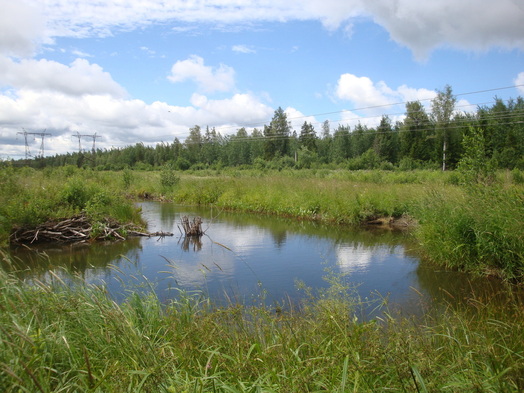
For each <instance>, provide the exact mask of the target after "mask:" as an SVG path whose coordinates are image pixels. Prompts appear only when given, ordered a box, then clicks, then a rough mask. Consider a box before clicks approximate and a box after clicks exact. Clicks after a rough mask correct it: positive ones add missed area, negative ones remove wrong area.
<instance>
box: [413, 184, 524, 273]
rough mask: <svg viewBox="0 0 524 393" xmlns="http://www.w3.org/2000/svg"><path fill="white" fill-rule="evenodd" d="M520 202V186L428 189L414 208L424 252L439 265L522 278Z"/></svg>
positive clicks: (522, 205) (523, 254)
mask: <svg viewBox="0 0 524 393" xmlns="http://www.w3.org/2000/svg"><path fill="white" fill-rule="evenodd" d="M523 201H524V195H523V193H522V190H521V189H519V188H511V187H510V188H507V187H505V188H503V187H501V186H491V187H486V186H484V185H477V186H471V187H469V188H468V189H467V192H460V191H458V190H457V191H456V192H455V193H454V194H450V193H449V191H448V192H447V193H446V194H443V193H441V192H433V193H431V194H430V195H429V196H428V198H427V199H426V200H425V201H424V202H423V203H422V204H421V210H420V211H419V212H417V216H418V217H419V218H420V223H421V225H420V226H419V228H418V230H417V237H418V239H419V240H420V241H421V246H422V250H423V252H424V254H425V255H427V257H428V258H429V259H431V260H432V261H434V262H437V263H439V264H443V265H445V266H449V267H454V268H459V269H463V270H468V271H473V272H476V273H478V274H493V275H498V276H500V277H502V278H504V279H509V280H518V281H522V280H523V279H524V239H523V238H522V236H521V233H522V231H521V226H522V222H524V203H523Z"/></svg>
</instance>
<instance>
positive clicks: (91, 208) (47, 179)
mask: <svg viewBox="0 0 524 393" xmlns="http://www.w3.org/2000/svg"><path fill="white" fill-rule="evenodd" d="M114 176H115V175H114V174H109V173H101V172H94V171H90V170H79V169H77V168H75V167H63V168H46V169H44V170H42V171H37V170H34V169H32V168H21V169H18V170H15V169H13V168H10V167H8V166H4V167H2V168H0V244H5V243H6V242H7V238H8V236H9V234H10V232H11V230H12V228H13V227H16V226H36V225H38V224H42V223H44V222H45V221H47V220H49V219H59V218H68V217H71V216H73V215H76V214H79V213H81V212H83V213H85V214H87V215H88V216H89V217H90V218H91V219H92V221H93V222H96V221H100V220H101V219H103V218H104V217H111V218H114V219H116V220H118V221H121V222H123V223H128V222H133V223H140V222H141V221H140V220H141V219H140V214H139V212H138V210H137V209H136V208H135V207H134V206H133V202H132V201H131V200H129V199H127V198H126V197H125V194H124V192H123V191H122V188H121V186H120V185H119V184H115V183H116V182H115V181H114Z"/></svg>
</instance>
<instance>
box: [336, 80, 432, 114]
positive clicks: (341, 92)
mask: <svg viewBox="0 0 524 393" xmlns="http://www.w3.org/2000/svg"><path fill="white" fill-rule="evenodd" d="M335 94H336V96H337V97H338V98H339V99H342V100H348V101H350V102H352V103H353V104H354V105H355V106H356V110H362V109H369V110H379V111H381V112H384V107H389V106H391V105H393V104H398V103H404V102H407V101H417V100H420V101H421V100H425V101H427V100H430V99H432V98H433V97H435V95H436V93H435V92H434V91H432V90H427V89H413V88H410V87H408V86H406V85H402V86H400V87H398V88H397V89H396V90H394V89H392V88H390V87H389V86H388V85H387V84H386V83H385V82H383V81H380V82H377V83H375V82H373V81H372V80H371V79H369V78H368V77H366V76H362V77H358V76H356V75H353V74H343V75H341V76H340V78H339V80H338V83H337V87H336V90H335Z"/></svg>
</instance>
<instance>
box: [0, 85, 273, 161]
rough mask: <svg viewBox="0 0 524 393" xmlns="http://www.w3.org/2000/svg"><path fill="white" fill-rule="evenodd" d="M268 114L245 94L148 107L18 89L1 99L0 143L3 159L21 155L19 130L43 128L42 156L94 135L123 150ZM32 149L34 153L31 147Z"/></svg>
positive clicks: (111, 99)
mask: <svg viewBox="0 0 524 393" xmlns="http://www.w3.org/2000/svg"><path fill="white" fill-rule="evenodd" d="M272 112H273V110H272V109H271V108H270V107H268V106H266V105H265V104H263V103H261V102H260V101H259V100H258V99H257V98H256V97H254V96H252V95H250V94H235V95H233V96H232V97H231V98H228V99H223V100H211V99H208V98H207V97H205V96H202V95H197V94H195V95H194V96H193V97H192V104H191V105H188V106H174V105H169V104H167V103H165V102H158V101H157V102H153V103H152V104H147V103H145V102H144V101H142V100H137V99H126V98H125V97H116V96H111V95H109V94H84V95H69V94H64V93H62V92H58V91H35V90H31V89H19V90H17V91H16V92H11V93H10V94H4V95H0V144H1V145H2V155H3V157H2V158H7V157H11V158H20V157H23V155H24V145H23V141H22V140H16V138H15V137H16V135H17V132H20V131H21V130H22V129H26V130H35V131H37V132H40V131H42V129H43V128H45V129H46V130H47V132H48V133H50V134H52V136H50V137H48V138H47V143H46V155H49V154H51V155H52V154H58V153H64V152H66V151H74V150H76V149H77V141H76V140H73V139H72V136H73V135H74V134H75V133H76V131H79V132H81V133H90V134H91V133H93V132H97V134H98V135H99V136H101V139H99V140H97V142H96V143H97V147H100V148H111V147H123V146H127V145H131V144H135V143H138V142H143V143H145V144H155V143H159V142H161V141H173V140H174V138H179V139H181V140H184V139H185V137H186V136H187V135H188V132H189V131H188V130H189V128H190V127H192V126H194V125H195V124H200V125H207V124H209V125H213V126H215V125H216V126H217V129H220V126H224V125H226V126H227V127H229V128H228V129H227V130H226V131H227V132H234V131H235V128H233V127H234V126H235V125H237V124H244V123H263V122H264V121H266V120H267V119H268V118H270V117H271V114H272ZM34 143H35V146H33V148H34V149H38V147H37V146H36V142H34Z"/></svg>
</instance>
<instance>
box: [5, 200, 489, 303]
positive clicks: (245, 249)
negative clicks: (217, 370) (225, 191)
mask: <svg viewBox="0 0 524 393" xmlns="http://www.w3.org/2000/svg"><path fill="white" fill-rule="evenodd" d="M141 205H142V213H143V216H144V218H145V219H146V221H147V222H148V229H149V230H150V231H151V232H156V231H164V232H173V233H175V234H177V235H176V236H174V237H162V238H134V239H129V240H127V241H125V242H115V243H110V244H104V243H93V244H88V245H87V244H86V245H67V246H56V245H55V246H48V247H43V248H40V249H39V250H40V252H44V253H45V254H46V255H48V256H49V258H41V257H39V256H38V255H39V254H38V253H35V251H31V250H28V249H26V248H18V249H15V250H13V251H12V252H13V255H15V256H16V257H17V258H19V259H20V263H19V264H18V266H16V268H17V269H20V267H23V269H22V270H19V271H18V273H17V274H19V275H20V276H21V277H25V278H28V279H31V278H38V279H44V278H45V277H46V276H47V275H48V273H47V272H48V271H50V270H52V271H54V272H55V273H56V274H59V275H60V276H61V277H65V276H66V275H67V274H78V275H80V276H81V277H83V278H84V279H86V281H87V282H89V283H95V284H97V285H99V284H100V285H104V286H105V287H106V288H107V290H108V291H109V292H110V293H111V295H112V296H113V297H114V298H115V299H116V300H121V299H124V298H125V297H126V295H127V293H128V291H129V290H137V289H138V290H142V289H144V290H149V288H154V289H155V291H156V292H157V294H158V296H159V298H160V299H162V300H166V299H169V298H170V297H173V296H175V295H176V294H177V293H178V292H177V290H178V289H186V290H200V291H204V292H205V293H206V294H208V295H209V296H211V297H212V298H213V299H214V300H215V301H217V302H220V301H224V299H229V300H230V299H235V301H239V302H243V303H259V302H261V301H264V302H266V304H268V303H269V304H270V303H272V302H277V301H281V300H282V299H286V298H290V299H297V298H298V297H299V296H300V293H299V292H297V290H296V282H297V280H300V281H301V282H303V283H304V284H305V285H306V286H309V287H312V288H322V287H326V286H327V285H328V284H327V282H326V281H325V280H324V277H325V276H326V274H327V273H326V270H330V271H333V272H335V273H342V274H344V275H345V277H346V278H347V279H348V280H349V281H350V282H351V284H353V285H354V286H355V287H356V288H357V294H358V296H360V297H361V298H363V299H366V298H371V297H378V298H387V299H388V300H389V302H390V304H391V305H392V306H391V307H395V308H399V309H401V310H403V312H405V313H417V312H419V311H420V310H421V309H423V308H424V307H426V305H429V304H431V303H432V302H433V301H434V299H437V300H438V301H439V302H442V301H444V300H447V299H451V298H454V299H459V300H460V299H463V298H467V297H468V296H471V287H473V286H475V287H476V288H481V287H483V285H482V282H475V283H471V286H470V287H468V285H465V283H467V280H465V277H466V276H464V275H461V274H459V273H457V272H449V271H442V270H441V269H436V268H434V267H432V266H431V265H428V264H421V263H419V260H418V258H417V257H416V256H415V255H412V254H411V253H410V251H409V250H410V237H409V235H406V234H402V233H394V232H390V231H368V230H366V231H363V230H350V229H348V228H342V227H328V226H323V225H319V224H315V223H308V222H297V221H293V220H287V219H279V218H275V217H264V216H255V215H247V214H231V213H226V212H223V211H219V210H213V209H198V208H191V209H188V208H185V207H180V206H176V205H173V204H167V203H153V202H147V203H143V204H141ZM184 215H187V216H190V217H194V216H197V215H198V216H200V217H202V218H203V220H204V229H206V235H205V236H203V237H200V238H184V237H183V236H181V232H180V231H179V228H178V224H179V223H180V219H181V217H182V216H184ZM6 268H9V267H6ZM11 268H13V267H11ZM484 287H486V286H485V285H484ZM483 290H484V289H483ZM490 293H493V288H491V289H489V288H485V296H486V297H487V296H489V294H490ZM483 296H484V295H483Z"/></svg>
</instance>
